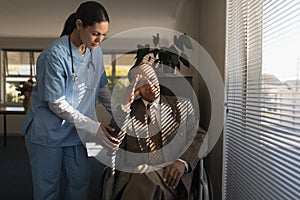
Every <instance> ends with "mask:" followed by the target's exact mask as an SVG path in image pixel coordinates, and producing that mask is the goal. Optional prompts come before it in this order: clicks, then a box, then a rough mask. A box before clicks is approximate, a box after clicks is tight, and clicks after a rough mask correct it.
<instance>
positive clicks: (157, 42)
mask: <svg viewBox="0 0 300 200" xmlns="http://www.w3.org/2000/svg"><path fill="white" fill-rule="evenodd" d="M152 37H153V44H154V47H156V46H157V45H158V44H159V33H156V36H155V35H153V36H152Z"/></svg>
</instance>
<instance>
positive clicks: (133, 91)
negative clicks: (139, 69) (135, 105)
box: [123, 74, 142, 109]
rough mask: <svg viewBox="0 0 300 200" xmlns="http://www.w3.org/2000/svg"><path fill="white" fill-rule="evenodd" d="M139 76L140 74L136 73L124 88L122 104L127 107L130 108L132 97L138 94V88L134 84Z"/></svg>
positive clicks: (140, 76)
mask: <svg viewBox="0 0 300 200" xmlns="http://www.w3.org/2000/svg"><path fill="white" fill-rule="evenodd" d="M141 78H142V75H139V74H137V75H136V76H135V79H134V80H133V81H132V82H131V83H130V84H129V86H128V87H127V89H126V93H125V96H124V99H123V105H124V106H125V107H126V108H128V109H129V108H130V106H131V104H132V102H133V101H134V99H135V98H136V97H137V96H138V95H139V90H137V88H136V85H137V82H138V81H139V80H140V79H141Z"/></svg>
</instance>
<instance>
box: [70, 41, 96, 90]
mask: <svg viewBox="0 0 300 200" xmlns="http://www.w3.org/2000/svg"><path fill="white" fill-rule="evenodd" d="M68 38H69V51H70V56H71V65H72V80H73V82H74V83H75V82H76V81H78V76H77V74H76V73H75V70H74V61H73V53H72V47H71V39H70V37H68ZM90 53H91V59H90V61H89V62H88V72H87V81H88V84H87V83H86V88H87V89H93V88H92V87H91V86H92V84H93V82H94V78H95V70H96V67H95V65H94V63H93V54H92V51H91V50H90ZM90 66H92V68H93V75H92V76H93V78H92V80H91V82H90V81H89V80H90V73H89V70H90Z"/></svg>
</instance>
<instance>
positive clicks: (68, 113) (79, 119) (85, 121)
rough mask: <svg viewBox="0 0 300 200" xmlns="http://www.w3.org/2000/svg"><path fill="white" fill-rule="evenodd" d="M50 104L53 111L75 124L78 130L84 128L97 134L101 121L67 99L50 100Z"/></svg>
mask: <svg viewBox="0 0 300 200" xmlns="http://www.w3.org/2000/svg"><path fill="white" fill-rule="evenodd" d="M48 106H49V108H50V110H51V111H52V112H54V113H55V114H56V115H57V116H58V117H60V118H61V119H63V120H66V121H67V122H69V123H71V124H74V126H75V127H76V129H77V130H84V131H87V132H89V133H90V134H92V135H96V134H97V132H98V129H99V127H100V122H97V121H94V120H92V119H91V118H89V117H87V116H85V115H83V114H81V113H80V112H79V111H78V110H76V109H75V108H74V107H73V106H71V105H70V104H69V103H68V102H67V101H66V100H60V101H57V102H48Z"/></svg>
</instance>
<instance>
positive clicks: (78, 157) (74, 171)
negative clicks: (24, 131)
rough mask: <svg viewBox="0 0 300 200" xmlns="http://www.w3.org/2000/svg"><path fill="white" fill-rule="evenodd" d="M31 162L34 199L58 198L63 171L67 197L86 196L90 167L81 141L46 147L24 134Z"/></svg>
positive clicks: (50, 199) (74, 199)
mask: <svg viewBox="0 0 300 200" xmlns="http://www.w3.org/2000/svg"><path fill="white" fill-rule="evenodd" d="M25 141H26V147H27V151H28V155H29V160H30V164H31V172H32V180H33V190H34V191H33V193H34V199H35V200H58V199H60V182H61V176H62V172H64V174H65V179H66V187H67V191H66V199H67V200H77V199H78V200H85V199H88V195H89V186H90V180H91V168H90V164H89V161H88V156H87V152H86V149H85V147H84V146H83V145H78V146H70V147H48V146H43V145H39V144H34V143H31V142H30V141H29V138H27V137H25Z"/></svg>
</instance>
